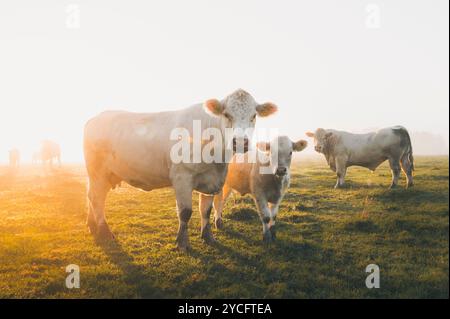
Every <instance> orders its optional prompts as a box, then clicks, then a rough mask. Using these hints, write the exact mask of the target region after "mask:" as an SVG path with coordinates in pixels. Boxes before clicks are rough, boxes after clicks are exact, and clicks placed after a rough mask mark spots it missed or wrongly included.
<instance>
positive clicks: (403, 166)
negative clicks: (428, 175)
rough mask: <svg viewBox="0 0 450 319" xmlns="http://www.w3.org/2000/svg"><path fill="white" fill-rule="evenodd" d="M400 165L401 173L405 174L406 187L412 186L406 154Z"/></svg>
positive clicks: (409, 164) (410, 167)
mask: <svg viewBox="0 0 450 319" xmlns="http://www.w3.org/2000/svg"><path fill="white" fill-rule="evenodd" d="M400 165H401V166H402V170H403V173H405V175H406V180H407V183H406V188H408V187H411V186H414V181H413V173H412V171H413V170H412V165H411V163H410V161H409V159H408V157H407V156H403V158H402V159H401V161H400Z"/></svg>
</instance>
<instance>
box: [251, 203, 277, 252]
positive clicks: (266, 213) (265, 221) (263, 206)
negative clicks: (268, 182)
mask: <svg viewBox="0 0 450 319" xmlns="http://www.w3.org/2000/svg"><path fill="white" fill-rule="evenodd" d="M255 203H256V207H257V208H258V214H259V219H260V220H261V222H262V225H263V241H264V242H267V243H269V242H271V241H273V237H272V234H271V232H270V219H271V211H270V209H269V206H268V203H267V200H266V199H265V198H256V199H255Z"/></svg>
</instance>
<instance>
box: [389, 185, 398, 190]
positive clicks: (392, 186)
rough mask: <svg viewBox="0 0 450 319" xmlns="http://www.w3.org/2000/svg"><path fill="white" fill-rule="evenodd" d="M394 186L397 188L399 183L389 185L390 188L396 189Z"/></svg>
mask: <svg viewBox="0 0 450 319" xmlns="http://www.w3.org/2000/svg"><path fill="white" fill-rule="evenodd" d="M394 188H397V184H391V185H390V186H389V189H394Z"/></svg>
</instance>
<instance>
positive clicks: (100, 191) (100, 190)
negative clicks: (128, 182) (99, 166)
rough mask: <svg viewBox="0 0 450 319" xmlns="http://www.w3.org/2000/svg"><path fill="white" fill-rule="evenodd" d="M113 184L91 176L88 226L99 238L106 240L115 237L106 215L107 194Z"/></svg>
mask: <svg viewBox="0 0 450 319" xmlns="http://www.w3.org/2000/svg"><path fill="white" fill-rule="evenodd" d="M110 189H111V185H110V184H109V183H108V182H107V181H106V180H102V179H97V178H91V179H90V180H89V189H88V204H89V207H88V220H87V222H88V227H89V230H90V231H91V232H94V234H96V235H97V237H98V238H100V239H104V240H111V239H114V235H113V233H112V232H111V230H110V229H109V226H108V223H107V222H106V217H105V201H106V195H107V194H108V192H109V190H110Z"/></svg>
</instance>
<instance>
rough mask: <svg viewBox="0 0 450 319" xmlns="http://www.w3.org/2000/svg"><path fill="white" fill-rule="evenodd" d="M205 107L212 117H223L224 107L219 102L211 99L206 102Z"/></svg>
mask: <svg viewBox="0 0 450 319" xmlns="http://www.w3.org/2000/svg"><path fill="white" fill-rule="evenodd" d="M203 106H204V107H205V110H206V112H208V113H210V114H212V115H216V116H217V115H221V114H222V113H223V110H224V107H223V105H222V103H220V101H219V100H216V99H210V100H208V101H206V102H205V103H204V104H203Z"/></svg>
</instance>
